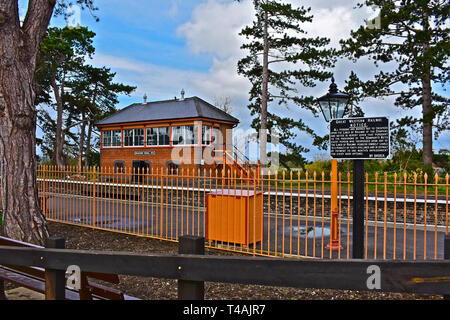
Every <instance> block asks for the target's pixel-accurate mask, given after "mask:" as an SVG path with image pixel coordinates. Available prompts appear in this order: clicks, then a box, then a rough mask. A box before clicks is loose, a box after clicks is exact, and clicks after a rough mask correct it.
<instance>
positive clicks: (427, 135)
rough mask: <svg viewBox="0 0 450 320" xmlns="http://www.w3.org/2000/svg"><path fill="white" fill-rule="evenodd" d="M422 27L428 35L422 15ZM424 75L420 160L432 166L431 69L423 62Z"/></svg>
mask: <svg viewBox="0 0 450 320" xmlns="http://www.w3.org/2000/svg"><path fill="white" fill-rule="evenodd" d="M423 27H424V31H425V32H426V33H429V32H430V31H429V21H428V14H427V13H424V15H423ZM429 48H430V45H429V43H428V42H426V43H425V44H424V45H423V55H424V56H426V55H427V51H428V50H429ZM424 69H425V70H424V75H423V78H422V100H423V101H422V116H423V117H422V121H423V142H422V143H423V147H422V152H423V154H422V159H423V163H424V164H425V165H430V166H431V165H432V164H433V118H434V117H433V114H432V100H431V94H432V88H431V68H430V63H429V62H428V61H425V66H424Z"/></svg>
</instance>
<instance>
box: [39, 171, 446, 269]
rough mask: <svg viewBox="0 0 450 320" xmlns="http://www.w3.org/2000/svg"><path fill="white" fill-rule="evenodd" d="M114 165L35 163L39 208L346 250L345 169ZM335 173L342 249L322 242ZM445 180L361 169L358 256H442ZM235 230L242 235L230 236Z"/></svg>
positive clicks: (272, 247)
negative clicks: (212, 203)
mask: <svg viewBox="0 0 450 320" xmlns="http://www.w3.org/2000/svg"><path fill="white" fill-rule="evenodd" d="M121 170H123V171H116V170H115V169H114V168H97V167H83V168H80V167H56V166H39V167H38V169H37V177H38V189H39V197H40V199H41V202H40V203H41V205H42V211H43V213H44V215H45V216H46V218H47V219H48V220H49V221H55V222H61V223H68V224H75V225H80V226H85V227H89V228H95V229H102V230H108V231H112V232H119V233H127V234H133V235H139V236H145V237H150V238H155V239H161V240H167V241H178V238H179V236H180V235H184V234H192V235H199V236H205V237H206V244H207V246H209V247H212V248H217V249H222V250H228V251H233V252H239V253H246V254H252V255H262V256H275V257H309V258H316V259H317V258H319V259H350V258H351V256H352V241H353V239H352V237H351V234H352V228H353V224H352V212H353V211H352V210H353V198H352V186H353V182H352V174H351V173H350V172H347V173H345V174H343V173H339V174H338V175H337V178H336V179H337V180H334V181H331V176H330V175H329V174H327V173H325V172H302V171H289V172H284V171H283V172H281V173H279V172H278V171H276V172H270V171H269V172H268V174H267V175H260V174H259V173H257V172H256V171H254V172H252V174H249V175H247V176H241V175H239V174H238V173H237V172H236V171H235V170H233V169H229V170H228V169H227V170H222V171H219V170H213V169H208V170H205V169H195V170H194V169H185V168H181V169H176V170H174V169H172V170H170V171H169V170H162V169H157V170H153V171H152V170H151V169H145V170H143V169H141V170H132V169H131V168H125V169H121ZM326 177H330V179H329V180H327V179H326ZM256 179H257V180H258V181H253V180H256ZM332 182H333V183H336V182H337V185H338V188H337V199H336V203H337V207H338V215H337V222H336V224H337V229H338V232H337V239H338V241H339V245H340V248H341V249H340V250H339V249H333V248H332V246H328V244H330V243H331V240H332V239H331V238H332V227H333V225H332V224H333V223H334V222H333V221H334V220H333V219H332V216H331V192H330V190H331V184H332ZM448 187H449V176H448V174H447V175H446V176H445V177H439V176H438V175H437V174H436V175H434V177H429V176H427V175H426V174H425V175H423V176H419V175H418V174H417V173H414V174H412V175H411V174H406V173H403V174H397V173H394V174H390V173H384V174H382V175H381V174H378V173H375V174H373V175H371V174H368V173H366V177H365V190H364V193H365V199H364V205H365V211H364V212H363V215H364V220H365V225H364V241H365V254H364V257H365V258H366V259H403V260H407V259H416V260H419V259H420V260H425V259H441V258H442V254H443V248H442V247H441V246H442V243H443V241H442V239H443V237H444V235H445V234H448V215H449V212H448ZM210 194H215V195H216V196H217V198H216V203H220V206H221V207H220V212H221V214H223V215H224V216H223V217H222V219H220V221H221V223H223V224H224V225H222V226H220V230H223V231H224V237H216V238H214V236H213V235H212V233H209V234H210V235H211V236H210V237H209V238H208V236H207V235H208V228H211V226H212V227H215V225H214V223H215V222H214V221H215V220H214V219H216V218H214V216H217V215H216V213H215V212H212V211H211V210H213V209H212V207H211V208H210V207H209V206H208V195H210ZM240 201H242V205H241V202H240ZM215 208H216V209H214V210H218V209H217V207H215ZM208 210H209V211H208ZM240 215H245V216H240ZM208 217H211V220H210V221H209V222H208ZM241 234H242V235H243V236H244V237H245V238H246V239H247V240H246V241H242V242H239V241H237V240H236V239H238V238H239V235H241Z"/></svg>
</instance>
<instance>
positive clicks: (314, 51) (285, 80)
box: [238, 0, 336, 162]
mask: <svg viewBox="0 0 450 320" xmlns="http://www.w3.org/2000/svg"><path fill="white" fill-rule="evenodd" d="M254 7H255V10H256V15H255V20H254V22H253V24H252V25H250V26H247V27H245V28H244V29H243V30H242V31H241V33H240V35H243V36H245V37H246V39H247V40H249V42H247V43H245V44H244V45H243V46H242V47H241V49H244V50H246V51H248V52H249V54H248V56H246V57H245V58H243V59H241V60H240V61H239V62H238V73H239V74H242V75H244V76H245V77H247V78H248V79H249V81H250V82H251V84H252V87H251V90H250V92H249V94H250V97H249V101H250V104H249V105H248V108H249V109H250V113H251V115H252V116H256V117H255V118H254V120H253V123H252V127H253V128H255V129H256V130H259V129H260V127H261V122H260V115H261V112H262V101H263V96H265V94H267V102H268V105H270V108H268V110H267V129H269V130H274V129H276V130H277V131H278V132H279V133H280V143H281V144H283V145H284V146H286V147H287V148H289V149H290V150H291V151H292V153H293V154H298V155H300V154H302V153H305V152H308V151H309V150H308V149H307V148H305V147H304V146H302V145H299V144H297V143H295V142H294V141H295V138H296V137H297V135H298V134H299V133H307V134H308V135H310V136H312V137H313V139H315V141H316V140H317V139H318V137H317V136H316V134H315V133H314V131H313V130H312V129H311V128H309V127H308V125H307V124H305V123H304V122H303V120H302V119H294V118H291V117H282V116H280V110H283V109H284V108H286V107H287V104H288V103H290V104H293V105H294V106H295V107H298V108H303V109H306V110H309V111H310V112H311V113H312V114H313V115H315V116H318V109H317V108H316V106H315V100H316V99H315V97H313V96H305V95H302V94H299V91H298V88H299V87H315V86H316V84H317V82H322V81H326V80H328V79H330V78H331V76H332V74H331V72H329V71H327V70H329V69H331V68H332V67H333V66H334V63H335V61H336V52H335V50H333V49H330V48H328V45H329V43H330V40H329V39H328V38H324V37H315V38H314V37H308V36H307V33H306V31H305V30H304V29H303V25H304V24H305V23H312V21H313V16H312V15H311V14H310V11H311V8H304V7H299V8H294V7H292V5H290V4H285V3H280V1H269V0H264V1H263V0H254ZM265 27H266V28H267V37H265V32H264V30H265ZM265 46H268V48H267V49H266V51H268V54H267V55H268V57H267V59H268V61H267V62H265V61H264V58H263V55H264V52H265V50H264V48H265ZM279 63H282V64H283V70H280V68H277V67H276V65H277V64H279ZM266 64H267V65H268V76H267V77H268V79H267V92H263V87H265V85H264V84H263V70H264V68H263V67H264V65H266ZM277 105H278V107H277ZM279 106H282V108H280V107H279ZM318 143H320V142H319V141H318ZM287 161H288V159H286V162H287ZM296 161H297V162H299V161H300V159H297V160H296Z"/></svg>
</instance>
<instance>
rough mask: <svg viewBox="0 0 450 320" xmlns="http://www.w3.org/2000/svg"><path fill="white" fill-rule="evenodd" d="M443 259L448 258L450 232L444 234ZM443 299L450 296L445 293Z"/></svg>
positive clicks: (448, 298) (449, 255)
mask: <svg viewBox="0 0 450 320" xmlns="http://www.w3.org/2000/svg"><path fill="white" fill-rule="evenodd" d="M444 259H445V260H450V234H446V235H445V237H444ZM444 300H450V296H449V295H445V296H444Z"/></svg>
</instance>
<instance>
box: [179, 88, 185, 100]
mask: <svg viewBox="0 0 450 320" xmlns="http://www.w3.org/2000/svg"><path fill="white" fill-rule="evenodd" d="M180 100H184V89H181V99H180Z"/></svg>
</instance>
